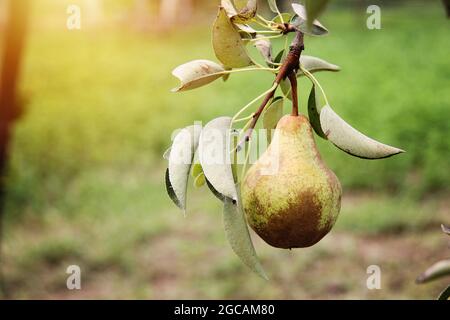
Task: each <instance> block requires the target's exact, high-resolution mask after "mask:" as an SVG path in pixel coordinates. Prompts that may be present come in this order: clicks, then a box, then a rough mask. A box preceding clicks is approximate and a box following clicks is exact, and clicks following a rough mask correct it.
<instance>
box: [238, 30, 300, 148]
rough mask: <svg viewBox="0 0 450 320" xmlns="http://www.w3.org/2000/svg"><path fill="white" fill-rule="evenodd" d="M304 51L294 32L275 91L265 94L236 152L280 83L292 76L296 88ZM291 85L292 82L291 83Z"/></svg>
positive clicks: (250, 132)
mask: <svg viewBox="0 0 450 320" xmlns="http://www.w3.org/2000/svg"><path fill="white" fill-rule="evenodd" d="M304 49H305V45H304V36H303V33H302V32H300V31H296V33H295V38H294V40H293V41H292V43H291V46H290V50H289V53H288V55H287V57H286V59H285V60H284V62H283V64H282V65H281V68H280V72H279V73H278V75H277V77H276V78H275V81H274V83H276V84H277V86H276V87H275V89H273V90H272V91H270V92H269V93H268V94H267V96H266V97H265V98H264V100H263V101H262V103H261V105H260V106H259V108H258V110H257V111H256V112H255V114H254V115H253V119H252V122H251V123H250V127H249V128H248V130H247V132H246V133H245V136H244V138H243V139H242V140H241V141H240V142H239V144H238V146H237V150H238V151H239V150H240V149H241V147H242V145H244V144H245V143H246V142H248V141H249V140H250V137H251V135H252V133H253V130H254V129H255V127H256V124H257V122H258V120H259V117H260V116H261V114H262V113H263V111H264V109H265V108H266V106H267V104H268V103H269V101H270V100H271V99H272V98H273V96H274V95H275V91H276V90H277V88H278V85H279V84H280V83H281V81H283V80H284V79H286V78H287V77H288V76H290V74H293V75H294V77H295V84H296V86H295V87H296V88H297V79H296V73H297V71H298V69H300V55H301V53H302V51H303V50H304ZM291 83H292V81H291ZM292 95H293V96H294V92H292ZM295 99H296V101H298V100H297V90H295ZM297 105H298V103H297ZM293 112H294V110H293ZM297 115H298V107H297Z"/></svg>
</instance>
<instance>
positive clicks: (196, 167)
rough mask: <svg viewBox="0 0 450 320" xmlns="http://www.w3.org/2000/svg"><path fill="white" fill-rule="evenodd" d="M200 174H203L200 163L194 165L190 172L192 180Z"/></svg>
mask: <svg viewBox="0 0 450 320" xmlns="http://www.w3.org/2000/svg"><path fill="white" fill-rule="evenodd" d="M201 173H203V169H202V165H201V164H200V163H194V165H193V166H192V171H191V175H192V178H195V177H197V176H198V175H199V174H201Z"/></svg>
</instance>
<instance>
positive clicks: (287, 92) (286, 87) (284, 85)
mask: <svg viewBox="0 0 450 320" xmlns="http://www.w3.org/2000/svg"><path fill="white" fill-rule="evenodd" d="M280 88H281V91H282V92H283V95H284V96H285V97H286V98H288V99H289V100H291V101H292V93H291V90H292V88H291V82H290V81H289V79H287V78H286V79H283V80H281V82H280Z"/></svg>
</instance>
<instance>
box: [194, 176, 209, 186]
mask: <svg viewBox="0 0 450 320" xmlns="http://www.w3.org/2000/svg"><path fill="white" fill-rule="evenodd" d="M205 183H206V178H205V175H204V174H203V173H200V174H199V175H198V176H197V177H196V178H195V179H194V187H196V188H201V187H203V186H204V185H205Z"/></svg>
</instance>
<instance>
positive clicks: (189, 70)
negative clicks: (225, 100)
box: [172, 60, 226, 92]
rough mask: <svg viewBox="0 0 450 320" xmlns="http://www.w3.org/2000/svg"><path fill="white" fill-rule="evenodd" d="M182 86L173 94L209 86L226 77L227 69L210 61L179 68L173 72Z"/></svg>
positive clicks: (201, 61)
mask: <svg viewBox="0 0 450 320" xmlns="http://www.w3.org/2000/svg"><path fill="white" fill-rule="evenodd" d="M172 74H173V75H174V76H175V77H177V78H178V79H179V80H180V81H181V84H180V86H179V87H178V88H174V89H172V91H173V92H178V91H186V90H191V89H195V88H198V87H201V86H204V85H207V84H209V83H211V82H213V81H214V80H217V79H219V78H220V77H222V76H224V75H225V74H226V73H225V69H224V68H223V67H222V66H221V65H219V64H217V63H215V62H213V61H209V60H194V61H190V62H188V63H185V64H182V65H181V66H178V67H177V68H175V69H174V70H173V71H172Z"/></svg>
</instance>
